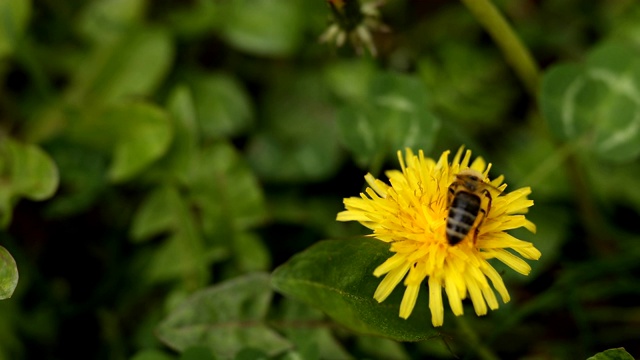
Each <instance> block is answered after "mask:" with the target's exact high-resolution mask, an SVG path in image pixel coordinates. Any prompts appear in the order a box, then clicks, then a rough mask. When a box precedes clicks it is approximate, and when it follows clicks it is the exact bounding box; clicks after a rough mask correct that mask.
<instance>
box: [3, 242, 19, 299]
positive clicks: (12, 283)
mask: <svg viewBox="0 0 640 360" xmlns="http://www.w3.org/2000/svg"><path fill="white" fill-rule="evenodd" d="M18 277H19V276H18V266H17V265H16V261H15V260H13V257H12V256H11V254H9V251H7V249H5V248H3V247H2V246H0V300H4V299H8V298H10V297H11V295H13V291H14V290H15V289H16V286H18Z"/></svg>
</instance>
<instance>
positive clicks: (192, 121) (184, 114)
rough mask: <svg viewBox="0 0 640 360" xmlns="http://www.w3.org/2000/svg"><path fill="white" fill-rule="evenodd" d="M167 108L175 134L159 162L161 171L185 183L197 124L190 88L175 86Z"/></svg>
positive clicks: (196, 141) (193, 152) (196, 132)
mask: <svg viewBox="0 0 640 360" xmlns="http://www.w3.org/2000/svg"><path fill="white" fill-rule="evenodd" d="M167 110H168V111H169V113H170V114H171V116H172V118H173V123H174V128H175V136H174V137H173V142H172V143H171V147H170V148H169V150H168V152H167V156H165V158H164V159H163V161H161V162H160V167H161V169H162V171H166V170H167V169H168V170H169V171H170V172H171V174H172V175H173V176H175V177H176V178H177V179H179V180H180V182H182V183H183V184H185V183H187V172H188V170H189V165H190V163H189V161H190V159H191V158H193V157H194V156H195V154H196V151H197V144H198V139H199V138H198V124H197V120H196V109H195V104H194V100H193V96H192V94H191V90H190V89H189V88H188V87H187V86H184V85H180V86H177V87H176V88H174V89H173V91H172V92H171V94H170V95H169V100H168V104H167Z"/></svg>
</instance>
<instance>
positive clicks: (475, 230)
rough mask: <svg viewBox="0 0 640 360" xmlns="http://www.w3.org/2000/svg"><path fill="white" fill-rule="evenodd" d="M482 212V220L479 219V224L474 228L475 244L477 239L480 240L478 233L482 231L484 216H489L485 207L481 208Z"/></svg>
mask: <svg viewBox="0 0 640 360" xmlns="http://www.w3.org/2000/svg"><path fill="white" fill-rule="evenodd" d="M480 212H481V213H482V215H481V216H482V218H481V219H480V221H478V225H476V228H475V229H473V245H475V244H476V240H478V233H479V232H480V225H482V223H483V222H484V218H485V217H487V211H486V210H485V209H482V208H481V209H480Z"/></svg>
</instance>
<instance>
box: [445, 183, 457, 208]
mask: <svg viewBox="0 0 640 360" xmlns="http://www.w3.org/2000/svg"><path fill="white" fill-rule="evenodd" d="M455 195H456V190H455V189H454V188H453V185H452V186H449V194H448V195H447V204H448V205H449V206H451V202H452V201H453V197H454V196H455Z"/></svg>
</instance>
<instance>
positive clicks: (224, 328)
mask: <svg viewBox="0 0 640 360" xmlns="http://www.w3.org/2000/svg"><path fill="white" fill-rule="evenodd" d="M496 5H497V6H498V7H499V9H500V11H502V13H503V14H504V15H505V17H506V18H507V19H508V20H509V22H510V23H511V24H512V26H513V28H514V30H515V32H516V33H517V34H518V35H519V36H520V37H521V38H522V40H523V42H524V44H525V45H526V46H527V47H528V48H529V49H530V50H531V52H532V54H533V56H534V58H535V59H536V60H537V62H538V63H539V64H540V66H541V67H542V69H543V71H544V75H543V77H542V79H541V91H540V94H539V97H538V98H537V99H536V98H532V97H531V96H530V95H529V94H527V92H526V91H525V88H524V86H523V85H522V84H521V83H520V82H519V79H518V78H517V77H516V76H515V75H514V73H513V71H512V69H511V68H510V67H509V65H508V64H507V62H506V61H505V60H504V57H503V56H502V54H501V53H500V51H499V50H498V49H497V48H496V46H495V44H494V43H493V42H492V41H491V39H490V38H489V37H488V36H487V34H486V33H485V31H484V30H483V29H482V27H481V26H480V25H479V22H478V21H476V19H474V18H473V17H472V15H471V14H470V13H469V12H468V11H467V10H466V8H465V7H464V6H463V5H462V4H461V3H458V2H446V1H408V0H398V1H389V2H387V3H386V4H384V5H383V6H382V7H381V8H380V11H381V15H382V17H381V18H382V21H383V22H384V23H385V24H387V25H388V26H389V27H390V29H391V31H390V32H387V33H383V32H373V39H374V42H375V44H376V46H377V48H378V53H379V56H378V57H377V58H375V59H374V58H371V57H370V56H363V57H360V56H357V55H356V53H355V51H354V49H352V48H350V47H349V46H345V47H343V48H335V47H334V46H333V45H329V44H322V43H320V42H319V41H318V38H319V37H320V35H321V34H322V33H323V32H324V31H325V29H326V28H327V27H328V26H329V24H330V17H329V14H330V11H329V9H328V7H327V4H326V1H324V0H317V1H296V0H226V1H224V0H192V1H171V0H163V1H145V0H86V1H62V2H54V1H36V0H31V1H29V0H0V79H1V80H2V82H1V84H0V298H3V299H5V300H3V301H1V302H0V360H1V359H27V358H37V359H49V358H50V359H58V358H70V357H72V356H77V355H78V354H81V355H82V357H84V358H91V359H130V358H131V359H135V360H168V359H183V360H187V359H189V360H191V359H227V358H235V359H261V358H274V359H349V358H374V359H410V358H443V359H448V358H455V357H464V356H468V357H471V358H473V357H483V356H485V355H486V354H485V353H484V352H483V350H482V349H490V350H491V352H493V353H495V354H496V355H497V356H498V357H500V358H587V357H589V356H591V355H593V354H595V353H598V352H602V351H603V350H605V349H608V348H618V347H625V348H626V349H627V351H629V353H631V354H640V347H639V346H638V343H637V339H638V337H639V336H640V331H638V329H639V328H640V327H639V325H638V322H639V321H640V311H639V310H640V308H638V305H637V304H638V303H639V300H640V294H639V293H638V289H640V281H639V280H638V279H639V278H640V277H639V276H638V275H640V261H639V260H640V252H638V250H637V249H638V245H637V244H638V241H640V234H639V232H638V230H637V223H638V220H639V219H640V218H639V216H638V214H639V213H640V191H639V190H638V189H639V187H638V186H637V179H638V178H639V177H640V164H639V163H638V157H639V156H640V137H639V136H640V135H639V134H640V62H639V61H640V60H638V59H639V57H638V54H639V52H640V6H638V4H637V3H636V2H633V1H631V0H614V1H600V2H593V3H586V2H582V1H578V0H549V1H526V0H518V1H507V0H500V1H496ZM462 144H465V145H466V146H467V147H468V148H471V149H472V150H474V153H475V154H479V155H482V156H484V157H485V158H486V159H487V160H488V161H491V162H493V164H494V167H493V170H492V174H493V175H498V174H505V176H506V181H507V182H508V183H509V188H510V189H511V188H517V187H519V186H531V187H532V189H533V194H532V198H533V199H534V200H535V201H536V205H535V206H534V207H533V208H532V211H531V213H530V214H529V217H530V218H531V219H532V220H533V221H534V222H535V223H536V224H537V225H538V230H539V231H538V234H537V235H532V234H528V233H525V232H523V233H521V234H520V233H517V234H516V235H517V236H518V237H519V238H522V239H525V240H527V241H532V242H533V243H534V244H536V246H537V247H538V248H539V249H540V250H541V251H542V253H543V257H542V258H541V260H540V261H539V262H536V263H532V264H531V265H532V267H533V271H532V273H531V275H530V276H529V277H526V278H524V277H521V276H517V277H516V276H512V273H510V272H505V274H504V277H505V281H506V282H507V283H508V284H507V286H508V288H509V290H510V293H511V297H512V300H511V302H510V303H508V304H506V305H504V306H501V308H500V309H499V310H497V311H494V312H491V313H490V314H489V315H487V316H485V317H483V318H477V317H475V316H473V315H470V314H471V313H473V311H471V309H470V308H469V309H467V310H468V311H466V313H467V315H465V318H464V319H465V321H466V325H461V324H460V323H459V322H456V321H455V319H454V317H453V316H452V315H451V314H450V313H449V312H447V315H446V316H447V317H449V318H448V319H447V320H446V321H445V326H444V327H443V328H441V329H440V328H439V329H434V328H432V327H431V325H430V321H429V314H428V301H427V297H426V295H427V294H428V292H427V291H426V289H424V288H423V289H422V291H421V296H420V298H419V299H418V306H417V307H416V310H415V312H414V314H413V315H412V316H411V317H410V318H409V319H408V320H406V321H405V320H402V319H400V318H398V317H397V316H396V315H397V308H398V303H399V301H400V300H399V299H400V295H399V294H397V291H396V293H394V295H392V296H391V298H390V299H389V300H388V301H386V302H385V303H383V304H377V302H375V301H374V300H373V298H372V295H373V291H374V289H375V286H377V282H378V279H376V278H375V277H373V275H371V272H372V269H373V268H375V266H377V264H379V263H380V262H382V259H384V258H385V257H386V249H385V245H384V244H382V243H380V242H376V241H374V240H362V239H360V238H356V239H354V237H357V236H358V235H361V234H363V233H365V232H366V230H365V229H363V228H361V227H360V226H359V225H357V224H343V223H337V222H336V221H335V216H336V213H337V212H339V211H340V210H341V209H342V198H344V197H349V196H356V195H357V194H358V192H359V191H361V190H362V188H363V187H362V186H363V183H364V181H363V175H364V174H365V173H366V172H367V171H370V172H372V173H373V174H374V175H376V176H379V175H380V174H381V173H382V171H383V170H384V169H386V168H391V167H393V168H397V167H398V164H397V160H396V158H395V156H396V155H395V154H396V151H397V150H401V149H403V148H404V147H411V148H413V149H415V150H417V149H423V150H424V151H425V153H426V154H427V155H429V156H431V157H434V156H435V157H437V156H438V155H439V154H440V153H441V151H443V150H446V149H452V150H455V149H457V148H458V147H459V146H460V145H462ZM326 238H330V239H337V240H329V241H322V242H320V241H321V240H322V239H326ZM316 242H319V243H318V244H316V245H313V244H314V243H316ZM312 245H313V246H312ZM307 248H309V249H308V250H306V251H305V249H307ZM303 251H304V252H303ZM276 268H278V270H276V271H275V272H274V270H275V269H276ZM18 270H19V273H20V276H19V277H20V280H19V283H18ZM270 272H272V275H269V273H270ZM16 284H17V287H16ZM14 290H15V291H14ZM9 297H10V298H9ZM394 299H395V300H394ZM465 306H467V307H470V304H467V303H465ZM469 329H474V330H473V332H471V333H470V332H469ZM367 334H369V335H367ZM370 334H373V335H376V336H382V337H385V338H379V337H372V336H370ZM390 339H392V340H390ZM418 340H419V341H418ZM402 341H412V342H408V343H407V342H402ZM483 354H485V355H483ZM616 358H620V359H626V358H630V355H629V354H626V355H625V353H623V350H615V349H614V350H608V351H606V352H603V353H600V354H598V355H596V356H594V359H616Z"/></svg>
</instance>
